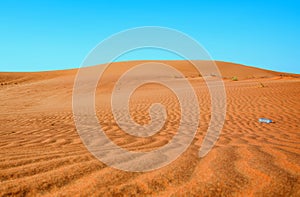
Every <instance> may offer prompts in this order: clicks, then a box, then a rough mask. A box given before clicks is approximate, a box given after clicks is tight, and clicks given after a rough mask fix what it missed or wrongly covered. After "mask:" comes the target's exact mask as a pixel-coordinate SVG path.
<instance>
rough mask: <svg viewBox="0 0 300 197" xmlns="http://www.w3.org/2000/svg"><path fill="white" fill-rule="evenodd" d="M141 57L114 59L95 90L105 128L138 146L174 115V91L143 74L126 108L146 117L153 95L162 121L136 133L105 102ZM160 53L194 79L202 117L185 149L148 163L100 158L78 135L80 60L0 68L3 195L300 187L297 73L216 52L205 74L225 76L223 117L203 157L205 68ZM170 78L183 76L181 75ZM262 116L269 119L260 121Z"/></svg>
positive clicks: (158, 141) (171, 123) (268, 192)
mask: <svg viewBox="0 0 300 197" xmlns="http://www.w3.org/2000/svg"><path fill="white" fill-rule="evenodd" d="M145 62H149V61H132V62H119V63H113V64H112V65H111V66H110V67H109V68H108V69H107V70H106V71H105V74H104V76H103V77H102V78H101V81H100V83H99V86H98V88H97V91H96V111H97V117H98V119H99V122H100V124H101V126H103V129H104V130H105V132H106V134H107V136H108V137H109V138H110V139H111V140H112V141H113V142H114V143H115V144H117V145H119V146H122V147H123V148H126V149H128V150H134V151H149V150H154V149H157V148H159V147H161V146H163V145H165V144H166V143H168V142H169V141H170V139H172V137H173V136H174V134H175V133H176V131H177V128H178V125H179V121H180V108H179V103H178V101H177V99H176V96H175V95H174V94H173V93H172V92H171V91H170V90H168V89H166V88H165V87H163V86H161V85H158V84H148V85H144V86H142V87H140V88H138V89H137V91H136V92H134V94H133V95H132V98H131V100H130V113H131V115H132V118H133V119H134V120H135V121H136V122H137V123H140V124H145V123H147V122H149V120H150V117H149V115H148V109H149V107H150V106H151V104H152V103H154V102H160V103H162V104H163V105H165V106H166V109H167V115H168V118H167V121H166V123H165V125H164V127H163V130H161V131H160V132H159V133H157V134H155V135H153V136H151V137H148V138H137V137H133V136H130V135H128V134H127V133H125V132H124V131H122V130H121V129H120V128H119V127H118V125H117V124H116V122H115V120H114V118H113V115H112V112H111V106H110V99H111V91H112V88H113V86H114V83H115V82H116V81H117V80H118V78H119V77H120V76H121V75H122V73H124V72H125V71H127V70H128V69H129V68H132V67H134V66H135V65H137V64H140V63H145ZM159 62H161V63H165V64H168V65H171V66H173V67H175V68H176V69H178V70H180V71H181V72H182V73H183V74H184V76H185V77H186V78H187V79H188V80H189V81H190V83H191V84H192V86H193V87H194V90H195V92H196V94H197V97H198V100H199V107H200V109H201V113H200V117H199V121H200V124H199V126H198V131H197V134H196V136H195V139H194V141H193V142H192V144H191V146H190V147H189V148H188V150H187V151H186V152H184V153H183V154H182V155H181V156H180V157H179V158H178V159H177V160H175V161H174V162H173V163H171V164H170V165H168V166H166V167H163V168H161V169H158V170H155V171H152V172H147V173H145V172H139V173H134V172H125V171H120V170H116V169H114V168H111V167H109V166H106V165H105V164H104V163H102V162H100V161H98V160H97V159H96V158H95V157H94V156H93V155H92V154H91V153H89V152H88V151H87V149H86V148H85V146H84V145H83V144H82V142H81V139H80V137H79V136H78V133H77V131H76V128H75V124H74V120H73V113H72V93H73V84H74V80H75V77H76V74H77V71H78V70H77V69H72V70H63V71H48V72H35V73H34V72H31V73H0V98H1V102H0V196H10V195H11V196H32V195H38V196H42V195H43V196H74V195H75V196H76V195H82V196H123V195H125V196H130V195H131V196H147V195H148V196H172V195H174V196H251V195H255V196H300V125H299V119H300V102H299V93H300V75H297V74H287V73H281V72H275V71H269V70H263V69H259V68H254V67H248V66H244V65H240V64H234V63H228V62H219V61H217V62H216V64H217V65H218V68H219V70H220V72H221V76H220V75H219V74H218V73H210V76H209V77H219V78H222V79H223V80H224V85H225V89H226V95H227V97H226V100H227V114H226V121H225V124H224V127H223V130H222V133H221V135H220V138H219V140H218V141H217V143H216V145H215V147H214V148H213V149H212V150H211V152H209V154H208V155H207V156H206V157H204V158H199V157H198V151H199V147H200V145H201V143H202V140H203V137H204V135H205V134H206V131H207V128H208V123H209V120H210V112H211V107H210V96H209V92H208V90H207V88H206V85H205V81H204V80H203V78H202V77H204V76H201V75H199V73H198V72H197V70H196V69H195V68H194V67H193V66H191V64H190V63H189V62H188V61H159ZM143 75H147V72H144V73H141V76H140V77H143ZM205 77H207V76H205ZM233 77H236V79H237V80H236V81H233V80H232V78H233ZM171 80H172V82H173V83H176V84H178V86H180V80H181V79H180V78H177V77H176V76H174V78H172V79H171ZM183 88H184V87H183ZM186 99H188V96H187V97H186ZM190 107H193V106H190ZM121 113H122V112H121ZM121 115H122V114H121ZM261 117H266V118H270V119H272V120H273V121H274V122H275V123H272V124H262V123H259V122H258V119H259V118H261Z"/></svg>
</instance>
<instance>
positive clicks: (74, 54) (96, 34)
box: [0, 0, 300, 73]
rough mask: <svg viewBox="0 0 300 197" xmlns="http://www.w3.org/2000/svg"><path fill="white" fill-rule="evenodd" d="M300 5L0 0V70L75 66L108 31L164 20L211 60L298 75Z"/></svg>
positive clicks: (254, 0) (265, 0)
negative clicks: (201, 47)
mask: <svg viewBox="0 0 300 197" xmlns="http://www.w3.org/2000/svg"><path fill="white" fill-rule="evenodd" d="M299 10H300V1H297V0H281V1H279V0H251V1H241V0H236V1H232V0H231V1H230V0H228V1H216V0H211V1H208V0H207V1H206V0H205V1H201V0H198V1H197V0H195V1H188V0H185V1H176V0H170V1H167V0H165V1H163V0H148V1H146V0H127V1H125V0H119V1H114V0H102V1H100V0H99V1H96V0H95V1H92V0H87V1H83V0H82V1H76V0H72V1H71V0H49V1H47V0H45V1H41V0H38V1H33V0H28V1H22V0H19V1H16V0H3V1H1V3H0V24H1V25H0V71H40V70H54V69H67V68H76V67H79V66H80V64H81V62H82V61H83V59H84V57H85V56H86V55H87V54H88V52H89V51H90V50H91V49H92V48H94V47H95V46H96V45H97V44H98V43H99V42H100V41H102V40H103V39H105V38H107V37H109V36H110V35H112V34H114V33H117V32H119V31H122V30H125V29H128V28H133V27H138V26H164V27H169V28H174V29H177V30H179V31H182V32H184V33H186V34H188V35H190V36H191V37H193V38H194V39H196V40H197V41H198V42H199V43H200V44H202V46H204V48H206V49H207V51H208V52H209V53H210V54H211V56H212V58H213V59H216V60H223V61H230V62H236V63H242V64H246V65H251V66H256V67H261V68H266V69H271V70H277V71H285V72H294V73H300V39H299V35H300V22H299V21H300V14H299V13H300V12H299ZM166 58H168V56H163V55H161V54H160V55H157V54H155V53H148V54H147V53H137V54H135V56H128V59H166Z"/></svg>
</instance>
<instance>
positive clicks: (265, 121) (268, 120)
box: [258, 118, 273, 124]
mask: <svg viewBox="0 0 300 197" xmlns="http://www.w3.org/2000/svg"><path fill="white" fill-rule="evenodd" d="M258 122H260V123H267V124H269V123H272V122H273V121H272V120H271V119H268V118H260V119H258Z"/></svg>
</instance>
